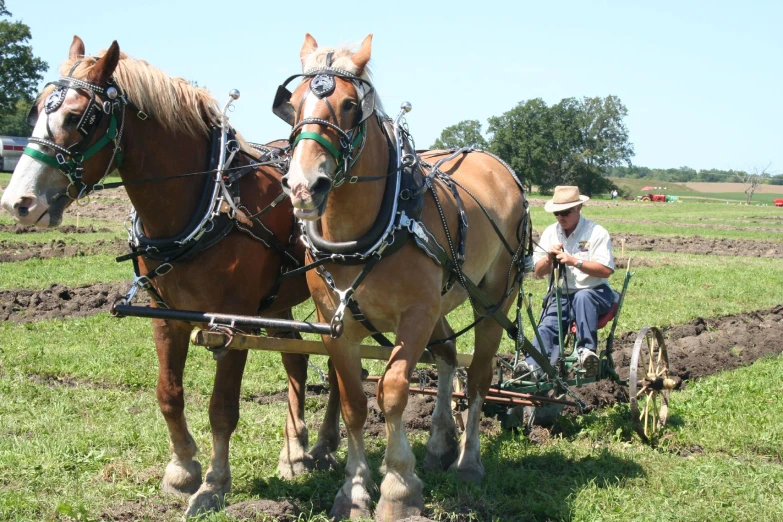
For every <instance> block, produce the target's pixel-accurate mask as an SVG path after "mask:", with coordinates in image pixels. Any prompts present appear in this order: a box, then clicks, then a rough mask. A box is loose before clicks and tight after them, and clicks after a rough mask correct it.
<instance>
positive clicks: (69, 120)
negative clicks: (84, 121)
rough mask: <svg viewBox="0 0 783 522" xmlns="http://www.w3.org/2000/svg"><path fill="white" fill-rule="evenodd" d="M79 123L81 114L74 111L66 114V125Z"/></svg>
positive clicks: (71, 125)
mask: <svg viewBox="0 0 783 522" xmlns="http://www.w3.org/2000/svg"><path fill="white" fill-rule="evenodd" d="M78 123H79V115H78V114H74V113H72V112H69V113H68V114H67V115H66V116H65V126H66V127H73V126H74V125H77V124H78Z"/></svg>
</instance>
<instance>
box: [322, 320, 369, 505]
mask: <svg viewBox="0 0 783 522" xmlns="http://www.w3.org/2000/svg"><path fill="white" fill-rule="evenodd" d="M322 320H323V319H322ZM323 339H324V345H325V346H326V349H327V351H328V352H329V357H330V358H331V361H332V364H333V365H334V370H335V373H336V374H337V382H338V385H339V390H340V399H341V400H340V401H339V403H340V406H341V409H342V414H343V421H344V422H345V431H346V440H347V442H348V454H347V458H346V463H345V482H344V483H343V485H342V487H341V488H340V491H339V492H338V493H337V497H335V500H334V504H333V506H332V510H331V512H330V514H329V516H330V517H331V518H333V519H334V520H342V519H344V518H348V519H351V520H354V519H356V518H361V517H369V516H370V515H371V513H372V511H371V505H372V499H371V498H370V491H371V490H372V489H373V488H374V485H373V481H372V476H371V474H370V467H369V465H368V464H367V457H366V455H365V450H364V423H365V421H366V420H367V396H366V395H365V394H364V387H363V385H362V361H361V356H360V354H359V343H358V342H351V341H349V340H347V339H346V336H345V335H343V337H341V338H339V339H331V338H330V337H329V336H323ZM330 402H331V401H330Z"/></svg>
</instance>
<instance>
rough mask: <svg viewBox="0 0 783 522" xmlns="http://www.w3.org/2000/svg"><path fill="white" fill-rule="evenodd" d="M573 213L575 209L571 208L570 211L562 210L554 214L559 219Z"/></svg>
mask: <svg viewBox="0 0 783 522" xmlns="http://www.w3.org/2000/svg"><path fill="white" fill-rule="evenodd" d="M573 211H574V209H573V208H569V209H566V210H561V211H560V212H552V214H554V215H555V216H557V217H561V216H562V217H565V216H567V215H569V214H570V213H571V212H573Z"/></svg>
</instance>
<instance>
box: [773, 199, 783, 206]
mask: <svg viewBox="0 0 783 522" xmlns="http://www.w3.org/2000/svg"><path fill="white" fill-rule="evenodd" d="M775 206H776V207H783V199H776V200H775Z"/></svg>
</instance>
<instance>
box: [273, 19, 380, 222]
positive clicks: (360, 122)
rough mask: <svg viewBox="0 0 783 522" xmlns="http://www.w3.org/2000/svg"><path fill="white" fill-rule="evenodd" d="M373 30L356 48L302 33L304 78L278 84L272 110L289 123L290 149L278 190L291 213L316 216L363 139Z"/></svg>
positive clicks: (370, 104) (370, 105)
mask: <svg viewBox="0 0 783 522" xmlns="http://www.w3.org/2000/svg"><path fill="white" fill-rule="evenodd" d="M371 46H372V35H369V36H367V38H365V39H364V41H363V42H362V45H361V47H360V48H359V50H358V51H357V52H355V53H352V52H351V51H350V50H349V49H348V48H340V49H333V48H319V47H318V44H317V43H316V41H315V39H314V38H313V37H312V36H310V35H309V34H308V35H306V36H305V41H304V45H303V46H302V51H301V53H300V57H301V59H302V74H301V75H296V76H292V77H291V78H289V79H288V80H287V81H286V82H285V83H286V84H287V83H288V82H290V81H291V80H292V79H294V78H296V77H302V78H303V81H302V83H301V84H299V86H298V87H297V88H296V90H295V91H294V92H293V93H291V92H289V91H288V90H287V89H286V88H285V84H284V85H283V86H281V87H280V89H278V93H277V96H276V97H275V103H274V106H273V110H274V112H275V114H277V115H278V116H280V117H281V118H283V119H284V120H285V121H287V122H288V123H290V124H291V125H292V126H293V128H292V131H291V138H290V139H291V145H292V147H293V154H292V158H291V166H290V168H289V170H288V173H287V174H286V175H285V176H284V177H283V190H284V191H285V192H286V194H288V195H289V196H290V198H291V202H292V203H293V206H294V214H295V215H296V216H297V217H299V218H301V219H307V220H316V219H318V218H320V217H321V215H322V214H323V212H324V208H325V206H326V198H327V196H328V195H329V192H330V191H331V190H332V188H333V187H335V186H337V185H339V184H341V183H342V182H343V181H345V179H346V177H347V176H348V171H349V170H350V167H351V165H352V163H353V162H355V161H356V160H357V159H358V156H359V154H361V149H362V147H363V145H364V143H363V141H364V139H365V136H366V134H365V131H364V121H365V120H366V119H367V118H369V117H370V116H371V115H372V114H373V112H374V110H375V89H374V88H373V86H372V84H371V83H370V82H369V81H368V75H367V74H366V67H367V62H369V61H370V48H371Z"/></svg>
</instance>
